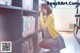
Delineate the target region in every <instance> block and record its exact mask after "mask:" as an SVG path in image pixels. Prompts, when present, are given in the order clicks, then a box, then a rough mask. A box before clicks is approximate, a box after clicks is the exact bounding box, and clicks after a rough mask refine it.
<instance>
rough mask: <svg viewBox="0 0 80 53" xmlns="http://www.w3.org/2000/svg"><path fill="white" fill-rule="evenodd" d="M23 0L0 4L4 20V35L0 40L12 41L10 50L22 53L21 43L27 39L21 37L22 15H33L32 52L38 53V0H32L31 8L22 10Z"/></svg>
mask: <svg viewBox="0 0 80 53" xmlns="http://www.w3.org/2000/svg"><path fill="white" fill-rule="evenodd" d="M22 1H23V0H12V5H11V6H7V5H0V14H1V15H2V16H3V19H4V22H5V26H4V28H5V31H6V33H7V34H6V35H4V36H0V37H1V38H3V39H2V40H0V41H12V43H13V45H12V52H10V53H22V44H23V43H24V41H27V40H26V38H29V37H26V38H23V37H22V32H23V18H22V17H23V16H34V17H35V20H36V21H35V32H34V33H33V34H31V35H30V38H32V40H33V53H38V51H39V50H38V47H39V46H38V45H37V33H38V32H39V31H38V16H39V14H38V13H39V12H38V0H33V10H24V9H23V7H22V6H23V5H22ZM26 3H27V2H26Z"/></svg>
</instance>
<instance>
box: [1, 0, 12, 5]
mask: <svg viewBox="0 0 80 53" xmlns="http://www.w3.org/2000/svg"><path fill="white" fill-rule="evenodd" d="M0 4H1V5H11V4H12V0H0Z"/></svg>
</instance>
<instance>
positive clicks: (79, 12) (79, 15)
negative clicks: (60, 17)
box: [74, 0, 80, 44]
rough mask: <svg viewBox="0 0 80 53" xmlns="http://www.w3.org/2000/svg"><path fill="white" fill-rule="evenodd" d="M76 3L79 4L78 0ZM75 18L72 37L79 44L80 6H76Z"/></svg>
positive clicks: (79, 0)
mask: <svg viewBox="0 0 80 53" xmlns="http://www.w3.org/2000/svg"><path fill="white" fill-rule="evenodd" d="M77 2H80V0H77ZM75 17H76V23H75V24H74V36H75V38H76V39H77V41H78V43H79V44H80V6H78V7H77V9H76V15H75Z"/></svg>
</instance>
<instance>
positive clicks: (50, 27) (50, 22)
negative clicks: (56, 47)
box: [40, 13, 59, 39]
mask: <svg viewBox="0 0 80 53" xmlns="http://www.w3.org/2000/svg"><path fill="white" fill-rule="evenodd" d="M40 22H41V26H42V28H43V30H44V31H45V28H48V31H49V33H50V36H51V37H52V38H53V39H56V38H57V37H58V36H59V32H58V31H57V30H56V29H55V25H54V17H53V15H52V14H50V15H49V16H48V17H47V19H46V22H44V20H43V14H42V13H40Z"/></svg>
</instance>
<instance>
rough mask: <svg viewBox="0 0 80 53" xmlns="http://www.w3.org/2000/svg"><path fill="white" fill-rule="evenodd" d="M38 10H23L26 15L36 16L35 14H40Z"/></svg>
mask: <svg viewBox="0 0 80 53" xmlns="http://www.w3.org/2000/svg"><path fill="white" fill-rule="evenodd" d="M38 13H39V12H38V11H35V10H23V15H24V16H31V15H32V16H34V15H38Z"/></svg>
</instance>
